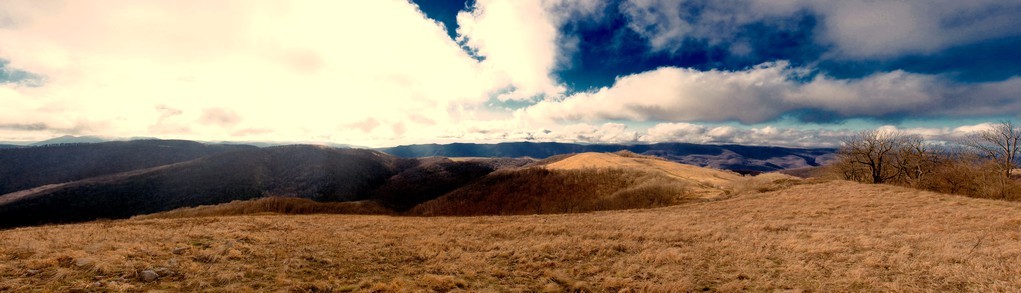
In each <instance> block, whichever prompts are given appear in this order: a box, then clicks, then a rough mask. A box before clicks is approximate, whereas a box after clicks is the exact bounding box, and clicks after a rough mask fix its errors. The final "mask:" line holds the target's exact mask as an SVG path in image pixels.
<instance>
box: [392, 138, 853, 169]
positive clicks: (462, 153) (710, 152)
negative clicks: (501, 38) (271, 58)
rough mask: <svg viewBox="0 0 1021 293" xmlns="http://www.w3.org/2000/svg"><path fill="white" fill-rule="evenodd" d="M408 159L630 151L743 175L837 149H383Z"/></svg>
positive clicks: (818, 160) (817, 161) (521, 145)
mask: <svg viewBox="0 0 1021 293" xmlns="http://www.w3.org/2000/svg"><path fill="white" fill-rule="evenodd" d="M379 150H380V151H382V152H385V153H388V154H392V155H395V156H399V157H405V158H416V157H430V156H444V157H532V158H539V159H542V158H548V157H551V156H555V155H563V154H572V153H585V152H599V153H606V152H617V151H622V150H626V151H630V152H634V153H637V154H642V155H652V156H658V157H662V158H666V159H668V160H671V161H674V162H679V163H685V164H691V165H697V166H708V167H713V168H717V169H727V170H735V171H740V172H764V171H775V170H783V169H792V168H803V167H812V166H820V165H822V164H824V163H825V162H827V161H829V160H832V158H833V154H834V153H835V152H836V150H834V149H800V148H784V147H765V146H742V145H702V144H691V143H658V144H640V145H592V144H570V143H554V142H543V143H533V142H510V143H498V144H474V143H453V144H445V145H441V144H421V145H405V146H397V147H391V148H382V149H379Z"/></svg>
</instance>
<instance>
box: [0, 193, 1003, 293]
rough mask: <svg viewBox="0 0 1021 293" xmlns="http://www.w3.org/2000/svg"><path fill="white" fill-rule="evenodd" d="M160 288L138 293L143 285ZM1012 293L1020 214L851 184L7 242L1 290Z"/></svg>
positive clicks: (33, 232)
mask: <svg viewBox="0 0 1021 293" xmlns="http://www.w3.org/2000/svg"><path fill="white" fill-rule="evenodd" d="M149 269H152V270H156V271H157V272H158V273H159V274H160V276H161V277H160V278H159V279H158V280H157V281H155V282H148V283H147V282H142V281H141V280H140V278H139V277H138V276H139V272H140V271H142V270H149ZM78 289H81V290H85V291H91V290H95V291H107V290H109V291H145V290H169V291H241V292H244V291H299V292H301V291H305V292H323V291H335V292H343V291H460V290H467V291H573V290H581V291H610V292H620V291H625V292H626V291H654V292H655V291H660V292H679V291H701V290H711V291H790V292H798V291H823V292H830V291H859V292H860V291H915V292H918V291H1014V292H1016V291H1019V290H1021V204H1019V203H1016V202H1005V201H995V200H985V199H974V198H966V197H960V196H952V195H942V194H935V193H930V192H922V191H916V190H911V189H907V188H900V187H893V186H886V185H864V184H857V183H850V182H846V181H832V182H826V183H815V184H802V185H796V186H793V187H791V188H790V189H786V190H782V191H776V192H768V193H757V194H746V195H740V196H736V197H733V198H729V199H725V200H718V201H711V202H699V203H692V204H687V205H681V206H673V207H667V208H659V209H650V210H629V211H613V212H597V213H588V214H569V215H542V216H505V217H454V218H448V217H437V218H415V217H391V216H354V215H310V216H274V215H260V216H236V217H215V218H192V219H156V220H139V219H132V220H123V221H112V222H94V223H86V224H77V225H61V226H44V227H32V228H21V229H14V230H6V231H0V291H3V292H8V291H13V292H19V291H74V290H78Z"/></svg>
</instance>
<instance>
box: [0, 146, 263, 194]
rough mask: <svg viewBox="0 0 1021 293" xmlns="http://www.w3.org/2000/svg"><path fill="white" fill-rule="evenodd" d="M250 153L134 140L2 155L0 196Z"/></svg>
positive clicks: (23, 149)
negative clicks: (55, 184)
mask: <svg viewBox="0 0 1021 293" xmlns="http://www.w3.org/2000/svg"><path fill="white" fill-rule="evenodd" d="M253 148H254V147H251V146H241V145H209V144H201V143H197V142H193V141H184V140H136V141H116V142H104V143H89V144H61V145H47V146H36V147H20V148H8V149H2V150H0V195H2V194H5V193H9V192H14V191H18V190H23V189H28V188H33V187H38V186H42V185H46V184H54V183H63V182H68V181H75V180H82V179H86V178H90V177H96V176H102V175H110V174H115V173H120V172H127V171H132V170H137V169H143V168H151V167H156V166H161V165H166V164H171V163H178V162H184V161H188V160H193V159H197V158H200V157H204V156H208V155H213V154H219V153H225V152H232V151H238V150H242V149H253Z"/></svg>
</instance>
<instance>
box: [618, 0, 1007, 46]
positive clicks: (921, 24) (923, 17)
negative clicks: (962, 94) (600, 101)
mask: <svg viewBox="0 0 1021 293" xmlns="http://www.w3.org/2000/svg"><path fill="white" fill-rule="evenodd" d="M621 11H622V12H624V13H625V14H626V15H627V16H628V17H629V19H630V23H629V27H630V28H631V29H632V30H634V31H635V32H637V33H638V34H640V35H642V36H644V37H645V38H646V39H648V41H649V44H650V45H651V46H652V48H653V49H655V50H659V51H674V50H677V49H678V48H679V47H680V46H681V44H682V42H683V41H684V40H685V39H689V38H690V39H696V40H706V41H708V42H710V43H714V42H724V41H727V40H729V39H732V38H733V37H734V36H735V34H736V33H737V32H738V31H739V29H740V28H741V27H742V26H745V25H749V24H753V23H760V22H767V23H769V24H770V25H773V26H782V25H783V24H784V23H783V19H790V18H791V17H792V16H795V15H797V14H799V13H806V12H807V13H811V14H812V15H814V16H816V18H818V20H819V21H820V22H819V27H818V28H817V35H816V38H817V40H816V41H817V42H819V43H821V44H826V45H833V46H834V47H835V48H834V51H833V52H832V53H833V55H834V56H837V57H843V58H885V57H892V56H899V55H902V54H926V53H932V52H935V51H938V50H940V49H944V48H948V47H952V46H957V45H962V44H969V43H973V42H978V41H983V40H988V39H994V38H1000V37H1008V36H1017V35H1021V29H1019V27H1021V18H1018V17H1017V15H1018V13H1019V12H1021V2H1018V1H1013V0H1012V1H1000V0H977V1H957V0H937V1H921V0H918V1H916V0H910V1H871V0H849V1H813V0H793V1H767V0H752V1H706V0H685V1H674V0H628V1H625V2H624V3H622V4H621Z"/></svg>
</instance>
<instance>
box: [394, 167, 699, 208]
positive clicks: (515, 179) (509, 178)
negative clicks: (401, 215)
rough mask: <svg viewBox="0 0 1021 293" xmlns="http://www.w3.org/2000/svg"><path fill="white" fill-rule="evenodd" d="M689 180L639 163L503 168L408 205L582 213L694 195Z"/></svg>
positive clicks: (668, 201) (650, 205)
mask: <svg viewBox="0 0 1021 293" xmlns="http://www.w3.org/2000/svg"><path fill="white" fill-rule="evenodd" d="M696 199H697V198H696V197H695V196H692V194H691V193H690V191H689V188H688V184H687V183H686V182H684V181H680V180H676V179H674V178H670V177H667V176H664V175H663V174H660V173H652V172H643V171H639V170H635V169H595V168H585V169H576V170H563V169H553V170H551V169H546V168H536V167H532V168H525V169H517V170H501V171H497V172H493V173H492V174H489V175H488V176H486V177H485V178H482V179H480V180H479V181H477V182H475V183H473V184H471V185H468V186H465V187H462V188H459V189H457V190H455V191H453V192H451V193H448V194H446V195H444V196H441V197H439V198H436V199H433V200H430V201H427V202H424V203H422V204H419V205H418V206H415V207H414V208H412V209H411V210H409V211H408V214H411V215H422V216H481V215H532V214H559V213H582V212H591V211H607V210H624V209H639V208H653V207H664V206H669V205H674V204H678V203H683V202H689V201H691V200H696Z"/></svg>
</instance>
